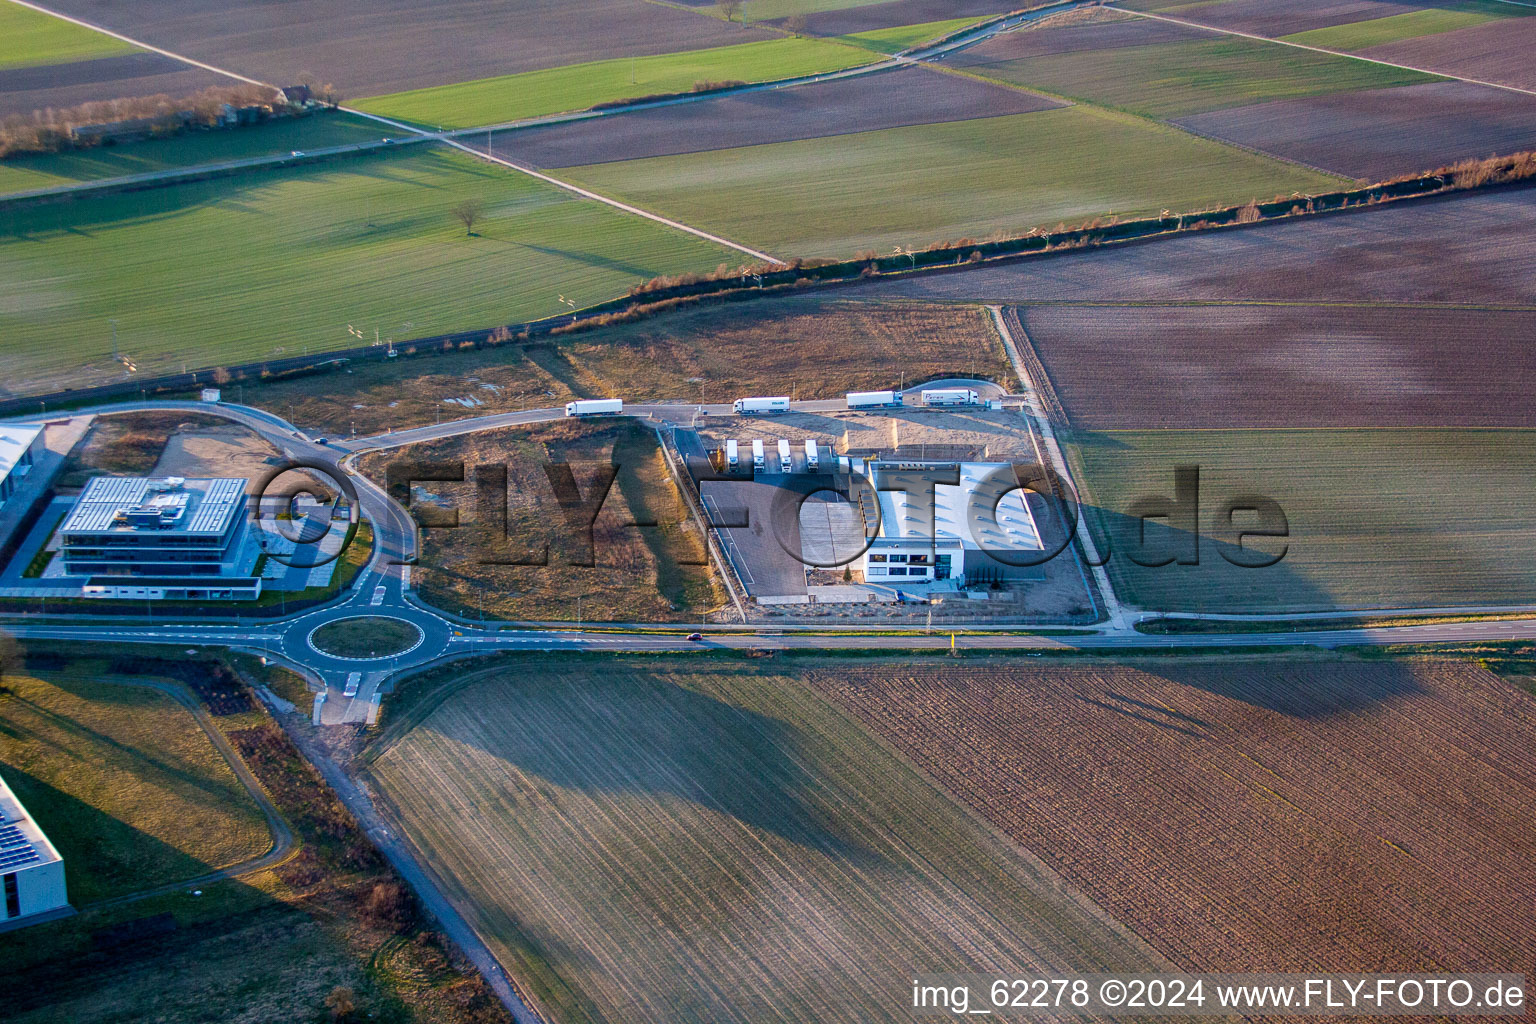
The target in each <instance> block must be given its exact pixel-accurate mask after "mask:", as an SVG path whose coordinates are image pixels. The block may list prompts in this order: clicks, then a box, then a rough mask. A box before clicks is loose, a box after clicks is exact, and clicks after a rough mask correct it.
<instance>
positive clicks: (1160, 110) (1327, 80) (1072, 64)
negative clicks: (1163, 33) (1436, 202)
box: [970, 30, 1438, 119]
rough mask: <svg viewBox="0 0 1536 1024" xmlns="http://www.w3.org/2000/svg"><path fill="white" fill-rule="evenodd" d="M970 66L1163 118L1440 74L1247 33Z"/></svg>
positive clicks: (996, 76)
mask: <svg viewBox="0 0 1536 1024" xmlns="http://www.w3.org/2000/svg"><path fill="white" fill-rule="evenodd" d="M1046 31H1048V30H1046ZM970 70H971V71H972V72H973V73H975V74H980V75H983V76H985V77H987V78H993V79H996V80H997V81H1000V82H1008V83H1011V84H1013V85H1022V86H1025V87H1027V88H1035V89H1043V90H1045V91H1046V92H1051V93H1056V94H1057V95H1060V96H1067V97H1070V98H1072V99H1077V100H1085V101H1087V102H1089V103H1098V104H1102V105H1104V106H1109V107H1118V108H1120V109H1123V110H1128V111H1131V112H1132V113H1136V114H1141V115H1143V116H1145V117H1156V118H1165V119H1166V118H1176V117H1185V116H1187V115H1189V114H1198V113H1201V112H1203V111H1207V110H1220V109H1223V108H1226V107H1238V106H1243V105H1246V104H1249V103H1262V102H1264V101H1266V100H1280V99H1292V98H1294V97H1298V96H1314V95H1320V94H1323V93H1333V92H1347V91H1351V90H1355V89H1384V88H1387V87H1389V86H1395V85H1413V84H1416V83H1419V82H1433V81H1438V79H1437V78H1436V77H1435V76H1433V75H1426V74H1422V73H1420V72H1417V71H1402V70H1399V69H1397V68H1389V67H1384V66H1382V65H1378V64H1370V63H1368V62H1366V61H1361V60H1354V59H1352V58H1349V57H1335V56H1332V55H1331V54H1326V53H1311V52H1308V51H1306V50H1300V49H1297V48H1295V47H1290V46H1281V45H1279V44H1277V43H1261V42H1256V41H1254V40H1249V39H1210V40H1198V41H1193V42H1183V43H1157V44H1154V45H1150V46H1128V47H1122V48H1118V49H1109V50H1092V51H1086V52H1074V53H1059V54H1049V55H1046V56H1041V57H1025V58H1022V59H1019V60H1011V61H1004V62H1001V63H997V64H988V65H986V66H983V67H974V68H971V69H970Z"/></svg>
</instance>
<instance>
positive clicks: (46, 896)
mask: <svg viewBox="0 0 1536 1024" xmlns="http://www.w3.org/2000/svg"><path fill="white" fill-rule="evenodd" d="M69 912H70V910H69V897H68V896H67V894H66V893H65V891H64V858H63V857H60V856H59V851H58V850H55V849H54V848H53V844H52V843H50V842H49V841H48V837H47V836H45V835H43V830H42V829H40V828H38V827H37V823H36V822H34V821H33V820H32V818H31V817H30V816H29V815H28V814H27V810H26V808H25V807H23V806H21V801H19V800H17V799H16V794H15V793H12V792H11V787H9V786H7V785H6V784H5V780H4V779H0V930H4V929H8V928H16V927H20V926H21V925H25V924H32V923H35V922H37V921H44V920H49V919H51V918H54V917H58V916H59V915H61V914H64V913H69Z"/></svg>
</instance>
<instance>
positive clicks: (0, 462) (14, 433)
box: [0, 423, 43, 480]
mask: <svg viewBox="0 0 1536 1024" xmlns="http://www.w3.org/2000/svg"><path fill="white" fill-rule="evenodd" d="M42 432H43V427H42V424H39V423H0V480H4V479H5V478H6V477H8V476H10V475H11V470H13V469H15V468H16V463H17V462H19V461H20V460H21V457H22V456H23V455H25V454H26V453H27V450H28V449H30V448H31V447H32V442H33V441H36V440H37V435H38V434H41V433H42Z"/></svg>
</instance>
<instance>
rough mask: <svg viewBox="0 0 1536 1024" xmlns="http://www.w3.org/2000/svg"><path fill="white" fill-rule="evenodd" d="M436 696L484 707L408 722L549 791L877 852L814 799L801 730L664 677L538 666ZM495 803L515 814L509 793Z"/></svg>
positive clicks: (854, 852)
mask: <svg viewBox="0 0 1536 1024" xmlns="http://www.w3.org/2000/svg"><path fill="white" fill-rule="evenodd" d="M448 702H449V703H453V702H474V703H476V704H479V705H481V706H482V707H484V708H485V709H486V711H485V714H484V715H483V716H482V715H477V714H475V713H474V711H473V710H471V712H470V718H471V719H472V722H473V725H472V727H471V728H468V729H456V730H455V731H453V732H443V731H442V729H441V726H442V725H443V724H444V723H443V720H442V716H441V715H440V709H439V710H437V711H434V712H432V713H430V714H429V715H428V717H427V718H426V720H425V721H424V722H423V723H422V725H421V726H419V727H418V728H428V729H434V730H437V731H439V733H440V734H441V735H443V736H444V737H445V738H446V739H448V740H449V741H450V742H451V743H452V744H455V745H460V744H468V745H471V746H476V747H479V749H481V750H483V751H484V752H485V753H487V754H489V755H491V756H492V757H495V758H497V759H499V760H501V761H503V762H505V763H506V764H508V765H510V766H511V767H512V768H514V769H515V770H516V771H518V772H521V773H524V774H526V775H528V776H531V777H534V778H536V779H542V780H544V781H545V782H548V783H550V784H551V785H553V786H557V787H560V788H561V789H568V790H574V791H577V792H580V793H583V794H585V795H587V796H588V797H591V798H594V799H599V800H601V799H603V798H605V797H606V798H616V799H624V798H640V799H644V800H655V799H660V800H661V801H662V802H663V803H664V804H665V802H666V801H668V800H683V801H687V802H689V803H692V804H696V805H698V806H699V807H700V808H704V809H707V810H709V811H714V812H717V813H719V814H723V815H726V816H729V817H731V818H734V819H735V820H737V821H738V822H740V823H741V824H743V825H745V826H746V827H747V828H749V829H752V830H753V831H763V832H771V833H773V834H775V835H778V836H780V837H782V838H784V839H787V840H789V841H790V842H792V843H795V844H797V845H799V846H802V847H805V848H808V849H812V850H815V851H818V852H820V853H822V854H825V855H826V856H829V857H835V858H838V859H841V860H846V861H851V862H852V863H853V864H857V865H867V864H872V863H877V862H879V861H881V860H882V859H883V858H881V857H880V855H879V854H877V853H876V852H874V851H872V850H869V849H867V848H866V847H865V846H864V845H863V844H862V843H861V842H860V841H859V840H858V839H857V838H856V835H855V834H854V833H853V832H852V830H850V829H849V828H848V826H847V825H846V824H845V821H846V818H845V817H844V816H840V815H839V814H838V813H837V812H836V809H834V808H830V807H828V806H827V805H825V804H824V803H822V798H823V796H824V794H825V793H826V792H827V786H826V783H825V780H824V779H823V778H822V777H821V776H820V775H819V773H818V772H817V771H816V770H815V766H817V765H819V764H822V763H823V762H824V761H825V758H826V755H827V752H826V751H823V750H820V749H817V747H816V745H815V744H814V743H813V742H812V741H811V739H810V738H809V737H808V736H807V735H806V734H805V733H803V732H802V731H801V730H800V729H798V728H796V727H795V726H794V725H791V724H790V723H787V722H784V721H782V720H780V719H777V718H773V717H771V716H768V715H764V714H760V713H758V712H756V711H753V710H750V709H748V708H743V707H740V706H738V705H736V704H733V703H729V702H727V701H724V700H720V699H718V698H716V697H712V696H710V695H708V694H705V693H700V692H699V691H697V690H694V689H690V688H688V687H686V686H682V685H679V684H678V683H675V682H672V681H671V680H670V679H668V678H666V677H665V676H655V675H651V674H648V673H641V672H635V671H633V670H625V669H622V668H620V667H619V666H618V665H614V666H612V667H611V668H610V667H608V666H604V665H601V664H594V665H592V666H591V667H590V668H587V669H585V670H583V669H579V668H572V669H568V670H565V671H559V670H556V671H545V670H540V671H537V672H536V673H530V678H529V679H528V680H527V682H517V681H510V680H508V681H497V682H488V683H485V684H481V685H476V686H472V687H470V688H468V689H463V690H459V691H458V692H457V693H455V694H454V695H453V696H451V697H449V698H448ZM454 717H455V718H457V716H454ZM459 721H463V719H459ZM503 799H504V800H506V801H508V802H509V803H510V804H511V809H512V811H513V813H516V802H517V801H518V796H517V794H516V792H515V790H513V789H512V788H511V787H509V790H508V791H507V792H506V793H505V794H504V795H503ZM547 799H548V798H547V797H541V798H540V802H541V803H544V802H547ZM683 827H693V826H692V825H685V826H683Z"/></svg>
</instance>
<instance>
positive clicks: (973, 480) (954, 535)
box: [873, 462, 1044, 552]
mask: <svg viewBox="0 0 1536 1024" xmlns="http://www.w3.org/2000/svg"><path fill="white" fill-rule="evenodd" d="M873 468H874V473H875V476H874V480H875V486H876V487H877V488H878V487H880V486H882V482H881V477H882V476H883V475H884V473H883V472H882V467H881V466H880V465H879V464H878V463H877V464H875V465H874V467H873ZM890 468H894V467H890ZM901 468H902V469H903V470H914V469H919V468H920V467H918V466H917V465H916V464H912V463H902V464H901ZM931 468H933V469H935V470H938V469H947V470H950V471H955V472H958V479H959V483H958V485H957V484H944V483H937V484H935V485H934V487H933V508H932V509H931V510H930V509H928V508H927V507H926V506H927V500H926V495H924V494H922V493H919V492H918V491H915V490H913V491H902V490H891V491H878V495H879V499H880V533H879V539H880V540H884V541H898V542H908V543H919V544H922V543H932V544H935V545H938V546H953V545H955V544H960V545H962V546H964V547H966V548H969V549H972V550H977V549H980V550H985V551H998V552H1009V551H1039V550H1042V549H1043V547H1044V545H1043V544H1042V543H1041V541H1040V529H1039V527H1038V526H1037V525H1036V523H1035V516H1034V513H1033V512H1031V511H1030V509H1029V503H1028V502H1027V501H1026V500H1025V499H1024V492H1022V491H1020V490H1017V489H1016V488H1017V487H1018V482H1017V478H1016V477H1015V476H1014V474H1013V472H1012V470H1011V467H1010V466H1008V465H1007V464H1006V463H1000V462H999V463H992V462H962V463H958V464H956V463H943V464H940V463H935V464H933V466H932V467H931Z"/></svg>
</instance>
